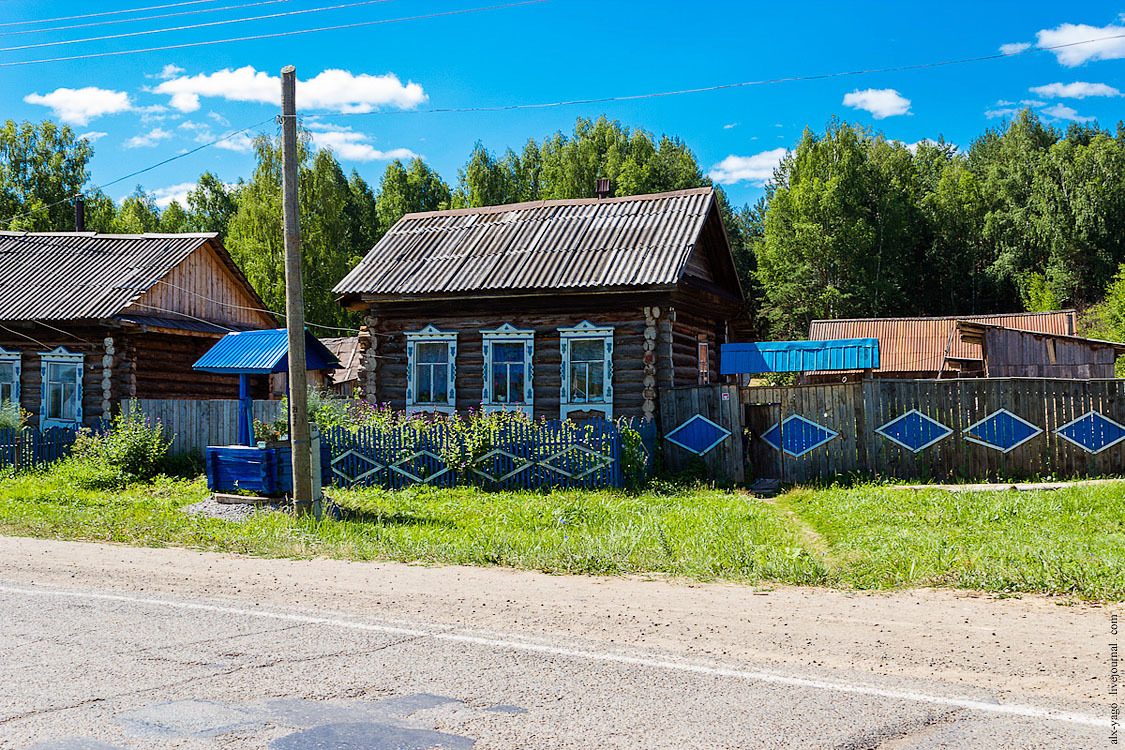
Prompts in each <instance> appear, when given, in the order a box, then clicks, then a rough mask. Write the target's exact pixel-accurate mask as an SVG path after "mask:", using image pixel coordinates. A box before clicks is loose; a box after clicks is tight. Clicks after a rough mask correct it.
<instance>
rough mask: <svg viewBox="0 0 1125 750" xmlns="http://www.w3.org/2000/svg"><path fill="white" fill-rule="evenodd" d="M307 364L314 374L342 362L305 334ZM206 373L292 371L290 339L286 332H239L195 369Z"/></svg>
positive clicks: (213, 349) (222, 341)
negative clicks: (314, 371) (290, 367)
mask: <svg viewBox="0 0 1125 750" xmlns="http://www.w3.org/2000/svg"><path fill="white" fill-rule="evenodd" d="M305 362H306V366H307V367H308V369H310V370H331V369H333V368H335V367H336V366H337V365H338V364H339V362H338V361H337V360H336V357H335V356H333V354H332V352H330V351H328V349H327V347H325V346H324V344H322V343H320V341H319V340H318V339H317V338H316V336H313V335H312V334H311V333H309V332H308V331H305ZM192 369H194V370H202V371H204V372H225V373H240V374H243V373H244V374H249V375H265V374H267V373H271V372H283V371H285V370H288V369H289V337H288V334H287V333H286V330H285V329H284V328H269V329H266V330H264V331H236V332H234V333H228V334H227V335H226V336H223V337H222V338H221V339H219V340H218V341H217V342H216V343H215V345H214V346H212V347H211V348H210V349H208V350H207V352H206V353H205V354H204V355H203V356H202V357H200V358H199V361H198V362H196V363H195V364H194V365H192Z"/></svg>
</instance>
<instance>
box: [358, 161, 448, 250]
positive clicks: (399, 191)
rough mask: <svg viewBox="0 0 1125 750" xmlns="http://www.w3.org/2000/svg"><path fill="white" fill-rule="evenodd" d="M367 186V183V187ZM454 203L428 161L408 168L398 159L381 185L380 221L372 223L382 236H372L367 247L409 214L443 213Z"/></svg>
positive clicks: (379, 198) (376, 203)
mask: <svg viewBox="0 0 1125 750" xmlns="http://www.w3.org/2000/svg"><path fill="white" fill-rule="evenodd" d="M355 179H358V176H356V177H355ZM366 187H367V185H366V184H363V188H366ZM451 200H452V198H451V194H450V192H449V186H448V185H446V184H445V181H444V180H443V179H441V176H440V175H439V174H438V173H437V172H435V171H433V170H432V169H430V168H429V167H428V166H426V163H425V162H424V161H422V160H421V159H414V160H413V161H411V162H410V168H409V169H407V167H406V166H404V165H403V163H402V162H401V161H400V160H398V159H395V160H394V161H393V162H391V163H390V164H388V165H387V169H386V171H385V172H383V181H382V182H381V183H380V185H379V196H378V198H376V199H375V217H376V219H377V222H375V223H373V224H369V226H370V227H371V228H372V229H377V230H378V236H376V237H371V239H370V243H369V244H368V245H366V247H370V245H373V244H374V242H375V240H377V239H378V237H381V236H383V234H385V233H386V231H387V230H388V229H390V228H391V227H392V226H394V223H395V222H396V221H398V220H399V219H401V218H402V217H403V216H405V215H406V214H408V213H414V212H418V211H440V210H442V209H446V208H449V206H450V203H451ZM368 221H370V220H368Z"/></svg>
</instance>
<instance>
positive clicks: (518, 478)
mask: <svg viewBox="0 0 1125 750" xmlns="http://www.w3.org/2000/svg"><path fill="white" fill-rule="evenodd" d="M321 440H322V445H323V446H324V450H327V451H329V452H330V456H331V459H330V462H329V463H330V466H331V480H332V483H334V484H336V485H340V486H345V487H357V486H363V487H368V486H381V487H389V488H395V489H398V488H402V487H407V486H409V485H413V484H426V485H431V486H435V487H450V486H453V485H454V484H459V483H460V484H464V483H470V484H476V485H479V486H483V487H487V488H490V489H535V488H541V487H544V488H545V487H551V488H555V487H581V488H586V489H594V488H599V487H619V486H621V484H622V470H621V434H620V432H619V431H618V428H617V426H616V425H615V424H614V423H613V422H610V421H607V420H601V419H597V420H591V421H589V422H587V423H584V424H581V425H575V424H574V423H572V422H563V421H560V420H552V421H541V422H535V423H532V424H528V423H522V422H514V421H513V422H508V423H505V424H504V425H502V426H500V427H499V428H497V429H496V430H495V431H494V432H492V433H491V434H490V435H489V436H488V439H487V441H486V444H485V445H477V446H471V445H468V444H467V440H468V439H467V438H466V435H465V433H464V432H459V431H455V430H454V429H453V428H452V427H450V425H449V424H447V423H445V422H434V423H432V424H429V425H427V426H426V427H425V429H423V430H421V431H417V430H415V429H414V428H413V427H411V426H408V425H402V426H399V427H396V428H393V429H389V430H382V429H379V428H374V427H365V428H359V429H348V428H344V427H335V428H331V429H328V430H325V431H323V432H322V433H321ZM328 479H329V478H328V477H325V483H326V484H327V483H329V482H328Z"/></svg>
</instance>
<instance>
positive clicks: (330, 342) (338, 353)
mask: <svg viewBox="0 0 1125 750" xmlns="http://www.w3.org/2000/svg"><path fill="white" fill-rule="evenodd" d="M320 342H321V343H322V344H324V345H325V346H326V347H328V351H330V352H332V354H333V355H334V356H335V357H336V359H338V360H340V367H339V369H337V370H336V371H335V372H334V373H332V382H333V383H336V384H337V385H339V384H341V383H349V382H351V381H353V380H359V337H358V336H343V337H337V338H322V339H321V340H320Z"/></svg>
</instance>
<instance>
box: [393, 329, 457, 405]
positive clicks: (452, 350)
mask: <svg viewBox="0 0 1125 750" xmlns="http://www.w3.org/2000/svg"><path fill="white" fill-rule="evenodd" d="M406 358H407V361H408V369H407V375H406V381H407V382H406V410H407V412H420V411H432V412H442V413H446V414H448V413H451V412H452V411H453V409H454V407H455V406H456V404H457V394H456V388H455V387H454V381H455V379H456V375H457V373H456V367H455V366H454V362H455V360H456V359H457V333H456V331H441V330H438V329H437V328H435V327H434V326H432V325H428V326H426V327H425V328H423V329H422V330H421V331H409V332H407V334H406Z"/></svg>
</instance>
